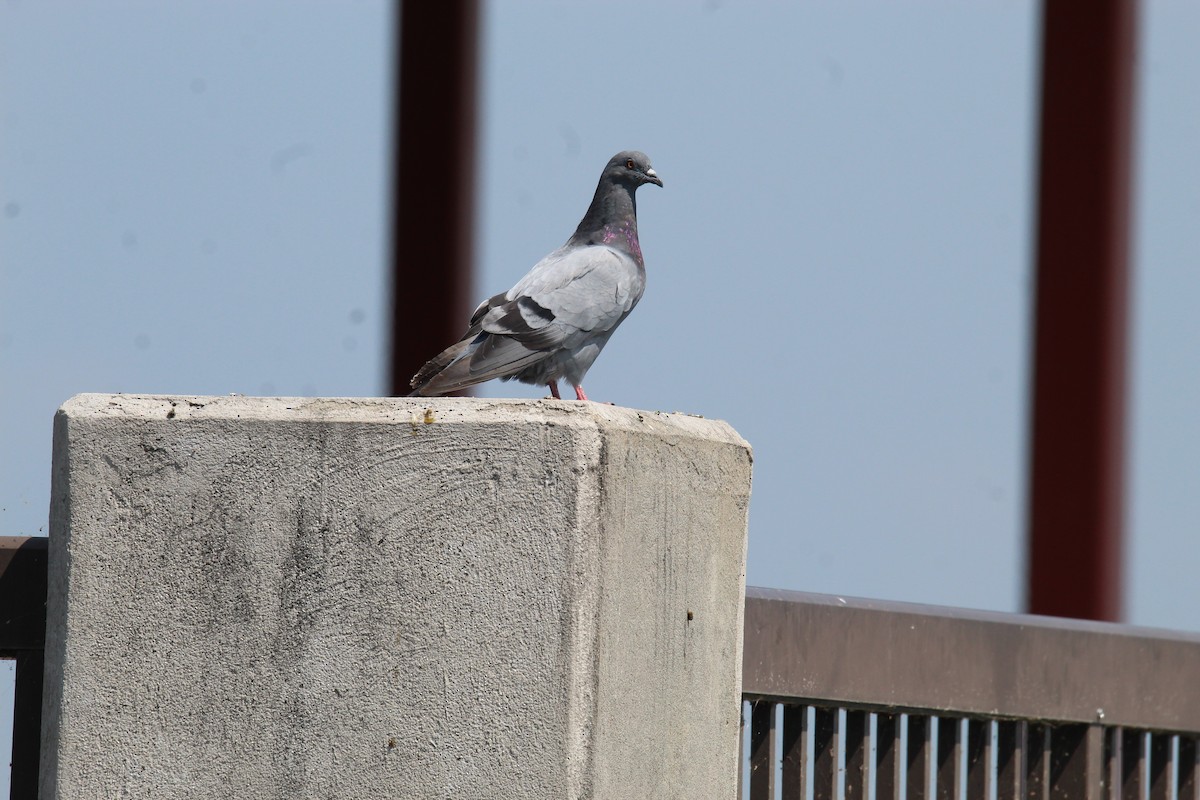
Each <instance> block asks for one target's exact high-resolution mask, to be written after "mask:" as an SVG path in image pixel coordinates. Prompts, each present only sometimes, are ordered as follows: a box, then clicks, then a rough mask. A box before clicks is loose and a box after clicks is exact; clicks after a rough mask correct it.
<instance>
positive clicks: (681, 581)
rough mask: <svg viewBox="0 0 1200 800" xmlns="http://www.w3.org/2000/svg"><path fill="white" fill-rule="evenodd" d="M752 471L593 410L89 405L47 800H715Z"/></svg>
mask: <svg viewBox="0 0 1200 800" xmlns="http://www.w3.org/2000/svg"><path fill="white" fill-rule="evenodd" d="M750 460H751V459H750V451H749V448H748V446H747V445H746V443H745V442H744V441H742V439H741V438H739V437H738V435H737V434H736V433H735V432H734V431H733V430H732V429H731V428H729V427H728V426H727V425H725V424H724V423H721V422H715V421H710V420H703V419H698V418H693V417H688V416H683V415H676V414H658V413H653V412H638V411H633V410H630V409H625V408H615V407H611V406H605V405H599V404H594V403H573V402H552V401H537V402H526V401H496V400H474V399H436V400H430V399H420V400H418V399H413V400H408V399H371V400H344V399H341V400H331V399H257V398H242V397H199V398H197V397H192V398H186V397H140V396H129V395H118V396H109V395H80V396H78V397H75V398H73V399H72V400H70V401H68V402H67V403H66V404H65V405H64V406H63V407H62V409H61V410H60V411H59V413H58V416H57V417H56V419H55V441H54V477H53V499H52V502H51V566H50V606H49V615H50V617H49V618H50V627H49V632H48V642H47V653H46V655H47V672H46V675H47V682H46V700H45V728H44V733H43V760H42V792H43V795H42V796H43V797H63V798H67V797H71V798H76V797H146V798H150V797H153V798H173V797H220V798H227V797H230V796H236V797H240V798H268V797H269V798H306V797H314V798H315V797H321V798H325V797H330V798H382V797H405V798H482V797H522V798H524V797H546V798H550V797H554V798H575V797H596V798H644V797H664V798H665V797H679V798H700V797H717V798H729V797H733V796H734V794H735V791H736V786H735V784H736V777H735V776H736V761H735V759H736V751H737V739H738V715H739V697H740V695H739V691H740V677H741V676H740V672H741V650H742V641H741V619H742V607H743V588H744V564H745V544H746V538H745V536H746V510H747V504H748V501H749V493H750Z"/></svg>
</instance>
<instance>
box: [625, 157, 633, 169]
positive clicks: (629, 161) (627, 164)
mask: <svg viewBox="0 0 1200 800" xmlns="http://www.w3.org/2000/svg"><path fill="white" fill-rule="evenodd" d="M625 169H633V159H632V158H630V159H627V160H626V161H625Z"/></svg>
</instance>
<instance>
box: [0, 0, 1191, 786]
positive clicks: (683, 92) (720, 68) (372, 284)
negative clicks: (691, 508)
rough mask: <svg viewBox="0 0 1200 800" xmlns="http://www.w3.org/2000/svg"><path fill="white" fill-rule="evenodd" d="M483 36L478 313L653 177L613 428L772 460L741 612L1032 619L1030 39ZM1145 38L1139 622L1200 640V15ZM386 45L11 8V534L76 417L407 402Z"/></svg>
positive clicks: (616, 365) (773, 17)
mask: <svg viewBox="0 0 1200 800" xmlns="http://www.w3.org/2000/svg"><path fill="white" fill-rule="evenodd" d="M486 8H487V13H486V15H485V23H484V36H483V44H484V53H483V59H482V62H481V64H482V71H483V75H482V84H481V85H482V88H483V104H484V105H483V111H484V113H483V114H482V128H481V130H480V139H479V141H480V154H481V159H480V165H481V169H482V173H481V182H480V190H481V191H480V198H479V220H478V223H479V224H478V231H479V237H478V247H477V252H478V258H479V269H478V282H477V289H476V292H475V293H476V294H477V295H478V296H479V297H484V296H487V295H489V294H492V293H494V292H496V291H500V290H503V289H506V288H507V287H508V286H510V285H511V284H512V283H513V282H514V281H515V280H516V279H517V278H519V277H520V276H521V275H522V274H524V272H525V271H526V270H527V269H528V267H529V266H531V265H532V264H533V263H534V261H536V260H537V259H538V258H539V257H540V256H541V255H543V254H544V253H545V252H547V251H548V250H550V249H551V248H553V247H555V246H557V245H559V244H561V243H562V241H563V240H565V238H566V237H567V236H568V235H569V234H570V232H571V231H572V230H573V228H574V226H575V224H576V223H577V222H578V219H579V217H580V216H581V215H582V213H583V211H584V209H585V207H586V204H587V202H588V200H589V199H590V197H591V194H592V191H593V189H594V186H595V181H596V178H597V176H598V174H599V170H600V167H601V166H602V165H603V164H604V162H605V161H606V159H607V158H608V157H609V156H610V155H612V153H614V152H616V151H617V150H621V149H625V148H638V149H642V150H645V151H646V152H647V153H649V154H650V156H651V157H652V159H653V160H654V164H655V167H656V168H657V170H658V172H659V173H660V174H661V175H662V177H663V178H664V180H665V183H666V186H665V188H664V189H662V190H657V189H656V188H655V187H648V188H645V189H643V190H642V191H641V193H640V195H639V197H640V203H639V211H640V216H641V220H640V222H641V233H642V244H643V248H644V251H645V255H646V261H647V268H648V273H649V285H648V288H647V292H646V296H645V298H644V300H643V302H642V304H641V305H640V306H639V307H638V309H637V311H636V312H635V313H634V314H633V315H632V316H631V317H630V318H629V320H628V321H627V322H626V323H625V325H624V326H623V327H622V329H621V330H620V331H619V332H618V333H617V335H616V336H615V337H614V338H613V340H612V342H611V344H610V345H609V347H608V349H607V350H606V351H605V353H604V355H603V356H602V357H601V358H600V360H599V361H598V362H597V365H596V367H595V368H594V369H593V370H592V372H591V373H590V374H589V376H588V383H587V388H588V392H589V394H590V395H592V396H593V397H594V398H596V399H599V400H605V401H613V402H616V403H619V404H621V405H629V406H634V407H639V408H647V409H663V410H681V411H689V412H693V413H699V414H703V415H705V416H710V417H719V418H723V419H726V420H728V421H729V422H731V423H732V424H733V425H734V426H735V427H736V428H737V429H738V430H739V431H740V432H741V433H742V434H743V435H744V436H745V437H746V438H747V439H748V440H749V441H750V442H751V443H752V444H753V445H754V447H755V453H756V460H755V486H754V497H753V501H752V509H751V515H752V516H751V533H750V537H751V539H750V542H751V543H750V554H749V575H748V577H749V581H750V582H751V583H754V584H760V585H770V586H778V587H785V588H795V589H805V590H810V591H821V592H832V593H840V594H851V595H864V596H872V597H884V598H890V599H897V600H912V601H920V602H931V603H942V604H951V605H966V606H974V607H981V608H991V609H998V610H1016V609H1018V607H1019V605H1020V598H1021V590H1020V587H1021V565H1022V556H1021V554H1022V546H1023V542H1022V535H1023V515H1024V500H1025V487H1024V472H1025V432H1026V424H1027V419H1026V399H1027V389H1028V387H1027V371H1028V359H1027V350H1028V341H1027V337H1026V329H1027V321H1028V315H1029V312H1030V306H1029V301H1030V285H1031V283H1030V281H1031V265H1030V258H1029V256H1030V252H1031V235H1032V227H1031V220H1032V216H1031V214H1032V206H1031V201H1032V200H1033V196H1032V188H1031V187H1032V179H1033V158H1034V153H1035V141H1034V129H1035V122H1036V116H1035V114H1036V101H1037V95H1036V90H1037V69H1036V59H1037V50H1038V33H1037V8H1036V6H1035V4H1034V3H1032V2H1011V1H1010V0H1003V1H1002V0H989V1H988V2H982V1H981V2H972V3H954V2H948V0H947V1H945V2H911V3H907V4H904V5H900V4H889V3H882V2H857V3H852V4H843V3H837V4H835V3H828V2H826V3H804V4H798V3H789V4H784V3H767V2H758V3H749V2H746V3H735V2H718V1H714V0H710V1H709V2H703V1H699V0H698V1H696V2H682V1H681V2H670V3H661V4H655V5H649V4H646V3H643V2H609V3H605V4H603V5H601V4H587V5H585V4H581V3H570V4H566V3H551V2H520V3H517V2H497V3H493V4H489V5H487V6H486ZM1146 12H1147V13H1146V15H1145V19H1144V25H1143V34H1142V47H1143V54H1144V59H1143V66H1144V69H1143V71H1142V73H1141V80H1140V90H1141V95H1140V103H1139V107H1140V110H1141V116H1140V120H1139V127H1138V153H1137V168H1138V183H1137V186H1138V190H1137V197H1136V209H1137V215H1136V229H1135V252H1134V264H1135V269H1136V273H1135V275H1136V277H1135V292H1134V297H1135V308H1134V312H1135V313H1134V323H1135V327H1134V331H1133V343H1134V361H1133V371H1132V375H1133V377H1134V385H1133V387H1132V401H1133V402H1132V408H1133V413H1134V416H1133V420H1132V425H1131V431H1130V432H1131V437H1132V438H1131V445H1132V448H1131V453H1132V461H1131V465H1130V488H1131V497H1130V525H1129V551H1130V558H1129V562H1128V565H1129V594H1128V597H1129V604H1128V606H1129V615H1128V616H1129V619H1130V620H1131V621H1133V622H1137V623H1142V624H1150V625H1158V626H1166V627H1180V628H1190V629H1200V619H1198V618H1197V615H1196V612H1195V609H1196V608H1200V581H1198V580H1197V572H1198V570H1200V546H1198V545H1197V541H1198V533H1200V525H1198V522H1197V521H1198V520H1200V492H1197V491H1196V490H1197V479H1198V478H1200V414H1198V413H1197V409H1200V370H1198V369H1197V365H1198V363H1200V321H1198V319H1197V314H1196V313H1195V309H1197V308H1200V264H1198V254H1200V226H1197V224H1196V219H1197V216H1198V213H1200V158H1198V157H1197V144H1196V143H1197V142H1200V94H1198V93H1197V92H1196V91H1195V86H1196V80H1197V77H1198V76H1200V51H1197V50H1196V48H1195V42H1196V41H1200V6H1197V5H1195V4H1190V3H1185V2H1182V0H1180V1H1179V2H1167V1H1166V0H1159V1H1158V2H1153V3H1150V4H1148V6H1147V9H1146ZM389 36H390V23H389V22H388V19H387V5H386V4H384V3H381V2H356V3H349V2H346V3H316V2H300V3H296V2H282V1H280V0H272V1H271V2H265V1H264V2H258V3H254V4H248V3H236V2H232V0H226V1H225V2H217V3H213V2H200V1H199V0H188V1H187V2H177V3H173V4H170V5H166V4H158V3H152V2H149V0H143V2H129V1H128V0H125V1H123V2H109V3H105V4H103V5H100V4H87V5H85V4H77V3H68V2H65V0H57V1H54V2H50V1H43V2H30V1H29V0H25V1H24V2H18V1H16V0H7V2H2V3H0V264H2V272H0V370H2V373H0V374H2V375H3V382H2V383H0V453H3V456H4V458H3V460H2V462H0V534H25V533H39V532H44V529H45V523H46V514H47V503H48V499H49V465H50V430H51V428H50V423H51V418H52V416H53V413H54V410H55V408H56V407H57V406H58V405H59V404H60V403H61V402H62V401H63V400H65V399H66V398H67V397H69V396H71V395H72V394H75V393H78V392H84V391H113V392H117V391H121V392H169V393H198V394H203V393H217V394H219V393H227V392H242V393H246V394H279V395H295V394H303V395H313V394H319V395H374V394H378V393H380V392H381V391H383V387H384V385H385V378H384V374H383V359H384V346H385V341H384V339H383V333H382V331H383V313H384V311H385V272H384V265H383V256H384V252H385V247H384V239H383V236H384V233H385V228H384V214H385V209H384V206H383V202H384V198H385V189H386V183H387V177H388V176H387V151H386V148H387V146H388V131H387V124H388V106H387V104H388V102H389V99H390V93H389V92H390V89H389V86H388V77H389V70H390V55H389V52H388V47H389ZM413 289H414V290H419V287H413ZM468 310H469V309H464V315H465V314H466V313H467V311H468ZM444 344H447V343H445V342H433V341H431V342H429V350H430V352H431V354H432V353H433V352H434V351H436V350H437V349H439V348H440V347H441V346H443V345H444ZM485 394H487V395H490V396H503V395H510V396H511V395H517V396H524V397H532V396H539V394H540V393H539V392H538V391H537V390H536V389H534V388H532V387H524V386H518V385H513V384H494V385H491V386H489V387H487V389H486V390H485ZM9 672H10V671H9ZM3 675H4V670H0V677H3ZM0 705H3V704H2V703H0ZM3 724H4V720H3V719H2V718H0V725H3ZM3 736H7V730H6V731H5V732H4V733H3V734H0V737H3ZM0 747H6V743H5V742H4V741H2V740H0ZM5 777H6V776H5ZM2 781H3V779H0V789H4V788H5V787H4V786H3V784H2Z"/></svg>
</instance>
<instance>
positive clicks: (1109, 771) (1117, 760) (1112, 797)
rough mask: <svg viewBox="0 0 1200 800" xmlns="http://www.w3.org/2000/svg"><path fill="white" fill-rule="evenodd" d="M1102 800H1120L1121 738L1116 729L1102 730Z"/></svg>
mask: <svg viewBox="0 0 1200 800" xmlns="http://www.w3.org/2000/svg"><path fill="white" fill-rule="evenodd" d="M1104 800H1121V737H1120V735H1119V730H1118V729H1117V728H1105V729H1104Z"/></svg>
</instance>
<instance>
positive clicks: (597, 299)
mask: <svg viewBox="0 0 1200 800" xmlns="http://www.w3.org/2000/svg"><path fill="white" fill-rule="evenodd" d="M645 288H646V273H645V271H644V270H643V269H642V268H641V267H639V266H638V264H637V262H635V261H634V260H633V259H632V258H631V257H630V256H629V255H627V254H625V253H622V252H620V251H618V250H615V249H613V248H611V247H606V246H604V245H590V246H587V247H576V248H570V249H567V248H564V249H562V250H558V251H556V252H554V253H551V254H550V255H549V256H547V257H546V258H545V259H543V260H542V261H541V262H540V263H538V264H537V265H536V266H535V267H534V268H533V269H532V270H530V272H529V274H528V275H526V276H525V277H524V278H522V279H521V281H520V283H518V284H517V285H516V286H514V287H513V288H512V289H510V290H509V292H508V295H507V297H508V298H509V299H510V300H512V301H517V302H519V301H520V300H521V298H527V299H528V300H529V301H532V302H533V303H535V304H536V305H537V306H538V307H540V308H542V309H544V310H545V313H546V315H547V319H549V320H551V321H552V322H554V323H557V324H559V325H562V326H565V327H566V328H569V329H570V330H571V332H576V331H594V332H596V333H604V332H607V331H610V330H612V329H613V328H615V327H616V326H617V325H618V324H619V323H620V322H621V320H622V319H624V318H625V316H626V315H627V314H628V313H629V312H630V311H632V310H633V307H634V306H635V305H637V303H638V301H639V300H641V299H642V291H643V290H644V289H645ZM484 329H485V330H487V326H486V324H485V325H484Z"/></svg>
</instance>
